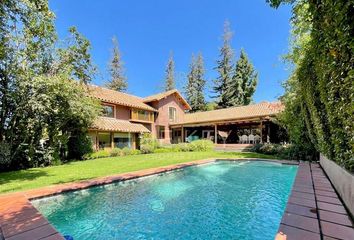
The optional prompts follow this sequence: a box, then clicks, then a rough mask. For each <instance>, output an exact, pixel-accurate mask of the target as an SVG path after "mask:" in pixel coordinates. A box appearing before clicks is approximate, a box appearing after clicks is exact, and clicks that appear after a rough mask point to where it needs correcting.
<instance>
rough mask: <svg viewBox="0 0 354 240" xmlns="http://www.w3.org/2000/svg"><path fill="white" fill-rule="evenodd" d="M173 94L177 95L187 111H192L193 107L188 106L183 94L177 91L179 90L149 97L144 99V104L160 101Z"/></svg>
mask: <svg viewBox="0 0 354 240" xmlns="http://www.w3.org/2000/svg"><path fill="white" fill-rule="evenodd" d="M172 94H176V96H177V98H178V99H179V100H180V101H181V102H182V104H183V105H184V106H185V108H186V110H190V109H191V106H190V105H189V104H188V102H187V101H186V100H185V99H184V98H183V96H182V94H181V93H180V92H179V91H178V90H177V89H172V90H170V91H166V92H162V93H158V94H155V95H151V96H148V97H145V98H144V102H145V103H147V102H153V101H159V100H161V99H163V98H165V97H168V96H170V95H172Z"/></svg>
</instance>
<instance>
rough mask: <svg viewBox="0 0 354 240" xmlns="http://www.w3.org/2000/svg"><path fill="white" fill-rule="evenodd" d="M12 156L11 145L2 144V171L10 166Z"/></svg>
mask: <svg viewBox="0 0 354 240" xmlns="http://www.w3.org/2000/svg"><path fill="white" fill-rule="evenodd" d="M10 154H11V151H10V145H9V144H7V143H5V142H0V169H5V168H6V167H7V166H8V165H9V164H10V162H11V159H10Z"/></svg>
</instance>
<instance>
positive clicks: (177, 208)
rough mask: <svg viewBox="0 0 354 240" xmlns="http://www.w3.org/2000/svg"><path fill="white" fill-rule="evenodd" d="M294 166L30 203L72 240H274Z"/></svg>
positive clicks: (183, 177) (198, 172) (205, 169)
mask: <svg viewBox="0 0 354 240" xmlns="http://www.w3.org/2000/svg"><path fill="white" fill-rule="evenodd" d="M296 171H297V166H290V165H281V164H277V163H270V162H261V161H256V162H254V161H252V162H251V161H250V162H247V161H244V162H216V163H211V164H206V165H201V166H195V167H189V168H185V169H183V170H179V171H174V172H170V173H165V174H162V175H159V176H156V175H155V176H150V177H145V178H142V179H138V180H131V181H126V182H119V183H114V184H109V185H105V186H99V187H93V188H90V189H87V190H81V191H76V192H70V193H65V194H61V195H57V196H54V197H49V198H44V199H39V200H34V201H32V203H33V205H34V206H35V207H36V208H37V209H38V210H39V211H40V212H41V213H43V214H44V216H46V217H47V218H48V220H49V221H50V222H51V223H52V224H53V225H54V226H55V227H56V228H57V230H58V231H59V232H60V233H62V234H64V235H66V234H68V235H71V236H73V237H74V239H75V240H79V239H85V240H86V239H262V240H264V239H274V235H275V234H276V231H277V229H278V226H279V223H280V220H281V217H282V214H283V211H284V209H285V205H286V202H287V199H288V195H289V193H290V189H291V186H292V184H293V181H294V178H295V174H296Z"/></svg>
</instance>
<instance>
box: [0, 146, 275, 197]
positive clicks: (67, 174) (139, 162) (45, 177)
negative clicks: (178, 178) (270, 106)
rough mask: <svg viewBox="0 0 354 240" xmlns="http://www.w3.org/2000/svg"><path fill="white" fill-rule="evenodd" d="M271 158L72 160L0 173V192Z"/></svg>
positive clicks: (187, 155)
mask: <svg viewBox="0 0 354 240" xmlns="http://www.w3.org/2000/svg"><path fill="white" fill-rule="evenodd" d="M218 157H219V158H222V157H228V158H274V156H269V155H263V154H257V153H234V152H215V151H212V152H173V153H154V154H144V155H133V156H124V157H110V158H101V159H95V160H86V161H76V162H70V163H67V164H63V165H60V166H52V167H44V168H31V169H27V170H20V171H13V172H5V173H0V193H8V192H16V191H23V190H28V189H34V188H39V187H44V186H49V185H53V184H60V183H68V182H75V181H80V180H86V179H92V178H97V177H103V176H109V175H114V174H119V173H125V172H131V171H137V170H141V169H147V168H154V167H160V166H167V165H171V164H178V163H183V162H190V161H194V160H201V159H206V158H218Z"/></svg>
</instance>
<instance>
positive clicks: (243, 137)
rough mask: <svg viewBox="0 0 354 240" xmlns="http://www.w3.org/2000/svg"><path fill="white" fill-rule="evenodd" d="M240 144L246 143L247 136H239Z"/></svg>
mask: <svg viewBox="0 0 354 240" xmlns="http://www.w3.org/2000/svg"><path fill="white" fill-rule="evenodd" d="M241 143H248V136H247V135H242V136H241Z"/></svg>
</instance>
